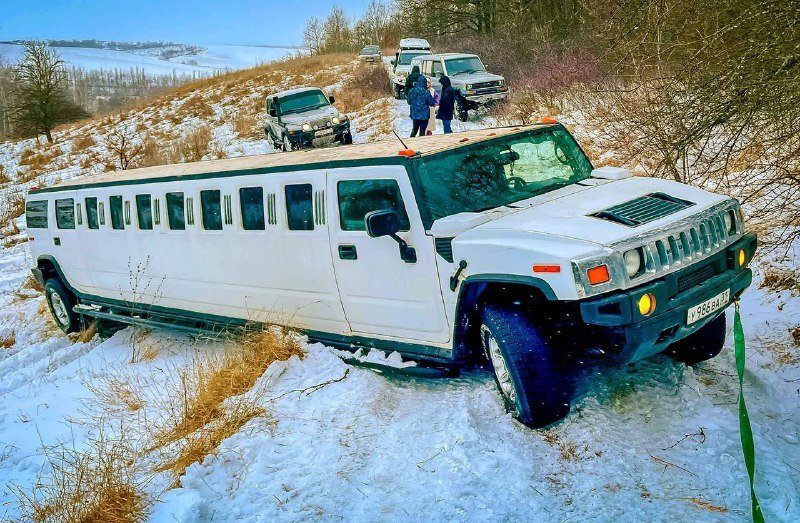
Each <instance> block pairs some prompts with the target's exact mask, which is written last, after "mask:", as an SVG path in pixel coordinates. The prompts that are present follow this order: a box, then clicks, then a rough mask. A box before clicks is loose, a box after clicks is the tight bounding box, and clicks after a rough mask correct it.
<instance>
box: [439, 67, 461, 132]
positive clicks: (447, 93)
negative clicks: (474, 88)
mask: <svg viewBox="0 0 800 523" xmlns="http://www.w3.org/2000/svg"><path fill="white" fill-rule="evenodd" d="M439 83H440V84H442V94H441V95H440V96H439V111H438V112H437V113H436V118H437V119H439V120H441V121H442V127H443V128H444V132H445V134H448V133H452V132H453V129H452V128H451V127H450V124H451V123H452V122H453V111H454V110H455V105H456V90H455V89H453V87H452V85H451V83H450V79H449V78H448V77H446V76H441V77H440V78H439Z"/></svg>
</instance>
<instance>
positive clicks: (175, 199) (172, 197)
mask: <svg viewBox="0 0 800 523" xmlns="http://www.w3.org/2000/svg"><path fill="white" fill-rule="evenodd" d="M184 212H185V211H184V208H183V193H182V192H168V193H167V218H168V220H169V228H170V229H172V230H173V231H182V230H184V229H186V217H185V215H184Z"/></svg>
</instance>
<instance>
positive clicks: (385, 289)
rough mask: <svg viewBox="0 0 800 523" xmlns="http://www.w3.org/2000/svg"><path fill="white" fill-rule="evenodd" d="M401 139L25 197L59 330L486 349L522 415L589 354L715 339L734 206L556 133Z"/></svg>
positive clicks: (506, 396) (740, 248)
mask: <svg viewBox="0 0 800 523" xmlns="http://www.w3.org/2000/svg"><path fill="white" fill-rule="evenodd" d="M406 145H407V146H408V147H409V149H406V148H405V147H399V146H398V145H397V142H392V141H389V142H379V143H371V144H362V145H356V146H353V147H349V148H343V149H325V150H319V151H306V152H299V153H292V154H287V153H276V154H268V155H261V156H251V157H245V158H237V159H226V160H214V161H206V162H198V163H189V164H179V165H169V166H160V167H149V168H144V169H137V170H129V171H122V172H116V173H109V174H104V175H99V176H96V177H91V178H83V179H77V180H72V181H66V182H61V183H59V184H57V185H54V186H52V187H47V188H43V189H38V190H31V192H30V194H29V195H28V200H27V206H26V211H27V223H28V233H29V236H30V238H29V239H30V242H31V243H30V247H31V253H32V255H33V259H34V260H35V267H33V269H32V270H33V273H34V275H35V276H36V278H37V279H38V280H39V281H40V282H42V284H43V285H44V286H45V295H46V299H47V303H48V305H49V307H50V310H51V312H52V313H53V316H54V318H55V321H56V322H57V323H58V325H59V326H60V327H61V329H63V330H64V331H65V332H70V331H74V330H76V329H78V328H79V322H80V321H81V317H83V316H89V317H95V318H101V319H107V320H116V321H120V322H126V323H140V324H145V325H156V326H158V325H161V326H170V327H174V328H181V329H184V330H189V331H192V330H194V329H208V328H212V329H213V328H217V327H223V326H231V325H237V324H244V323H246V322H247V321H248V320H253V319H255V320H261V321H267V320H268V321H269V322H270V323H277V324H285V325H290V326H293V327H296V328H299V329H302V330H303V331H305V332H306V333H307V334H308V335H309V337H310V338H311V339H315V340H319V341H322V342H324V343H326V344H329V345H332V346H335V347H339V348H344V349H350V350H353V349H355V348H360V347H370V348H377V349H380V350H384V351H397V352H399V353H401V355H403V356H404V357H406V358H410V359H414V360H417V361H421V362H423V363H428V364H432V365H445V366H447V365H450V366H458V365H459V364H463V363H466V362H469V361H474V360H475V359H476V358H486V359H487V360H488V361H489V362H491V364H492V366H493V368H494V375H495V379H496V381H497V385H498V388H499V390H500V393H501V395H502V398H503V400H504V401H505V404H506V407H507V408H508V409H509V411H510V412H511V413H513V415H514V416H515V417H517V418H518V419H519V420H520V421H522V422H523V423H525V424H527V425H530V426H537V427H538V426H543V425H547V424H549V423H552V422H554V421H556V420H558V419H560V418H562V417H564V416H565V415H566V414H567V413H568V411H569V408H570V400H571V395H572V390H573V381H572V379H571V378H572V376H573V374H575V372H574V369H573V368H572V367H571V365H570V362H571V361H578V360H579V359H580V357H579V355H580V354H582V353H586V351H591V352H592V354H603V355H607V356H609V357H615V358H618V359H619V360H621V361H623V362H628V361H633V360H637V359H640V358H645V357H648V356H650V355H653V354H655V353H658V352H662V351H664V352H666V353H668V354H670V355H671V356H673V357H674V358H677V359H678V360H681V361H684V362H686V363H696V362H699V361H702V360H705V359H708V358H711V357H713V356H715V355H716V354H717V353H719V351H720V350H721V348H722V345H723V342H724V339H725V316H724V314H723V310H724V308H725V307H726V306H727V305H729V304H730V303H731V301H732V300H733V299H734V298H735V297H737V296H738V295H739V294H741V293H742V292H743V291H744V289H745V288H746V287H747V286H748V285H749V284H750V281H751V272H750V269H749V268H748V263H749V262H750V260H751V258H752V256H753V253H754V251H755V249H756V238H755V235H753V234H745V231H744V220H743V217H742V211H741V209H740V207H739V204H738V202H737V201H736V200H734V199H731V198H728V197H725V196H720V195H717V194H712V193H708V192H705V191H703V190H700V189H697V188H693V187H689V186H686V185H682V184H680V183H675V182H671V181H667V180H661V179H652V178H644V177H632V176H631V175H630V173H629V172H627V171H625V170H623V169H618V168H599V169H593V168H592V165H591V163H590V162H589V160H588V159H587V157H586V155H585V154H584V153H583V152H582V150H581V149H580V147H579V146H578V144H577V143H576V142H575V140H574V139H573V138H572V136H571V135H570V134H569V133H568V132H567V130H566V129H565V128H564V127H563V126H561V125H559V124H557V123H550V124H538V125H534V126H528V127H519V128H505V129H491V130H481V131H470V132H465V133H460V134H449V135H437V136H432V137H430V136H429V137H422V138H416V139H410V140H408V141H407V143H406ZM137 267H138V269H137ZM133 270H136V271H137V273H141V274H137V275H135V276H134V275H132V274H131V272H132V271H133ZM142 278H146V279H151V280H152V281H155V282H157V284H154V285H138V283H137V284H136V285H134V283H136V282H140V281H142ZM132 287H138V289H132Z"/></svg>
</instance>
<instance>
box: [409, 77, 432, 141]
mask: <svg viewBox="0 0 800 523" xmlns="http://www.w3.org/2000/svg"><path fill="white" fill-rule="evenodd" d="M406 101H407V102H408V105H409V106H410V116H411V120H412V123H413V125H412V128H411V137H412V138H413V137H414V136H417V133H419V135H420V136H425V128H426V127H428V118H430V116H431V111H430V108H431V107H433V104H434V102H433V96H431V93H429V92H428V79H427V78H425V77H424V76H422V75H420V76H419V78H417V84H416V85H415V86H414V87H412V88H411V90H410V91H409V92H408V96H407V97H406Z"/></svg>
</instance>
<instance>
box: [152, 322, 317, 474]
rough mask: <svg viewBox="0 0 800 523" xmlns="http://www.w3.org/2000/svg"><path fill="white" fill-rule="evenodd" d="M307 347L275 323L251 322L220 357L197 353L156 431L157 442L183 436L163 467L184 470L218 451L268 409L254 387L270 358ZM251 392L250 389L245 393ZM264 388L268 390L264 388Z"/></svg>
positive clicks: (164, 443) (164, 444)
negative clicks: (260, 325) (199, 356)
mask: <svg viewBox="0 0 800 523" xmlns="http://www.w3.org/2000/svg"><path fill="white" fill-rule="evenodd" d="M292 356H298V357H301V358H302V357H303V356H304V352H303V349H302V348H301V347H300V345H299V344H298V343H297V341H296V340H295V338H294V337H292V336H290V335H288V334H286V333H284V332H281V331H278V330H276V329H269V328H251V329H248V330H247V331H246V332H245V333H244V334H243V335H241V336H240V337H239V338H238V339H237V342H236V343H230V344H228V345H227V346H226V348H225V351H224V353H223V354H222V355H221V356H220V357H218V358H210V359H206V360H200V359H196V360H195V361H194V362H193V364H192V365H191V366H190V367H189V368H188V369H185V370H183V371H181V372H180V377H179V382H178V390H177V391H175V392H176V393H175V394H171V397H172V398H173V400H174V399H175V398H177V399H178V404H177V405H176V404H174V403H173V404H171V405H169V406H168V407H169V408H170V409H171V412H172V415H170V416H168V417H167V420H166V421H167V422H166V426H164V427H162V428H161V429H160V430H158V431H157V433H156V434H155V436H154V440H155V448H161V449H163V448H164V447H167V446H169V445H171V444H173V443H176V442H183V443H182V445H180V451H179V452H178V453H177V455H176V454H175V453H174V452H172V453H169V454H168V456H167V457H166V459H164V460H163V463H162V465H161V466H160V467H159V469H158V470H161V471H164V470H170V471H172V472H173V474H174V475H175V477H176V478H177V477H179V476H181V475H182V474H183V473H184V472H185V470H186V467H188V466H189V465H191V464H192V463H194V462H196V461H202V459H203V458H204V457H205V456H207V455H208V454H210V453H211V452H213V451H214V450H215V449H216V448H217V447H218V446H219V444H220V443H221V442H222V441H223V440H224V439H226V438H228V437H230V436H231V435H233V434H234V433H236V432H237V431H238V430H239V429H240V428H241V427H242V426H243V425H244V424H245V423H247V422H248V421H249V420H251V419H253V418H254V417H256V416H262V415H264V414H265V412H264V410H263V408H262V407H260V406H259V405H258V399H259V397H260V392H259V391H253V390H252V389H253V387H254V386H255V384H256V381H257V380H258V378H259V377H261V375H263V374H264V372H265V371H266V370H267V367H269V366H270V364H272V363H274V362H276V361H284V360H287V359H289V358H291V357H292ZM247 392H249V393H250V394H247V395H245V393H247ZM262 392H263V391H262Z"/></svg>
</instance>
